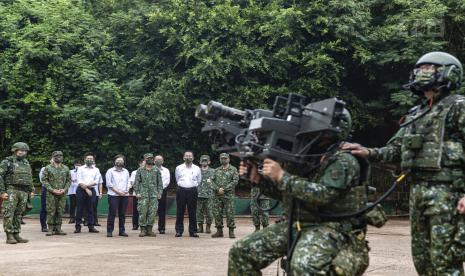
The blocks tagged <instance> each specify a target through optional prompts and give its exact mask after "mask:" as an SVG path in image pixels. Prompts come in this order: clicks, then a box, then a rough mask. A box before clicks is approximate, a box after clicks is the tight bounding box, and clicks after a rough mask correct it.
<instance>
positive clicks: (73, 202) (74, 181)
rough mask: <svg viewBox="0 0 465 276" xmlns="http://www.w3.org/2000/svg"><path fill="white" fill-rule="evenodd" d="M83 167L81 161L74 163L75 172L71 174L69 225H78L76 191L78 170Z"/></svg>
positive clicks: (72, 171)
mask: <svg viewBox="0 0 465 276" xmlns="http://www.w3.org/2000/svg"><path fill="white" fill-rule="evenodd" d="M80 166H82V161H81V160H76V161H74V170H71V171H70V172H69V173H70V175H71V186H69V189H68V197H69V218H70V219H69V223H76V190H77V187H78V183H77V170H78V168H79V167H80Z"/></svg>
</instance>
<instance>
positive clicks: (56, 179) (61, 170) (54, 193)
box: [42, 151, 71, 236]
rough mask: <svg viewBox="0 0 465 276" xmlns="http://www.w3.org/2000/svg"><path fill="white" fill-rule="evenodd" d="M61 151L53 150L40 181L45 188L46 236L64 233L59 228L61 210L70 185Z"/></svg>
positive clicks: (61, 218) (61, 216)
mask: <svg viewBox="0 0 465 276" xmlns="http://www.w3.org/2000/svg"><path fill="white" fill-rule="evenodd" d="M62 163H63V153H62V152H61V151H54V152H53V153H52V163H51V164H50V165H48V166H47V167H45V169H44V175H43V177H42V183H43V185H44V187H45V189H46V190H47V203H46V206H47V225H48V232H47V234H45V235H46V236H52V235H66V233H65V232H63V230H61V224H62V220H63V212H64V210H65V204H66V196H65V193H66V192H67V190H68V188H69V186H70V185H71V176H70V173H69V169H68V167H67V166H65V165H63V164H62Z"/></svg>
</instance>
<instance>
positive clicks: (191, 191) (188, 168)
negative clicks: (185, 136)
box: [175, 151, 202, 238]
mask: <svg viewBox="0 0 465 276" xmlns="http://www.w3.org/2000/svg"><path fill="white" fill-rule="evenodd" d="M193 160H194V154H193V153H192V151H186V152H185V153H184V163H183V164H181V165H179V166H177V167H176V171H175V176H176V182H177V185H178V186H177V189H176V226H175V229H176V237H182V233H183V232H184V212H185V210H186V206H187V212H188V214H189V236H190V237H195V238H198V237H199V235H198V234H197V219H196V214H195V213H196V210H197V186H198V185H199V184H200V182H201V181H202V172H201V171H200V168H199V167H198V166H196V165H194V164H192V162H193Z"/></svg>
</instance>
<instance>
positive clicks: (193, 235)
mask: <svg viewBox="0 0 465 276" xmlns="http://www.w3.org/2000/svg"><path fill="white" fill-rule="evenodd" d="M189 237H191V238H198V237H199V235H198V234H197V233H192V234H189Z"/></svg>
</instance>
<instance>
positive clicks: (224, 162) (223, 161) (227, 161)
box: [220, 159, 229, 165]
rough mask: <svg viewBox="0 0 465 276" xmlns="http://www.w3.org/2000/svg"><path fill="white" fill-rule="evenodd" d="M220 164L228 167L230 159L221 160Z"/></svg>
mask: <svg viewBox="0 0 465 276" xmlns="http://www.w3.org/2000/svg"><path fill="white" fill-rule="evenodd" d="M220 163H221V165H228V164H229V160H228V159H220Z"/></svg>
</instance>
